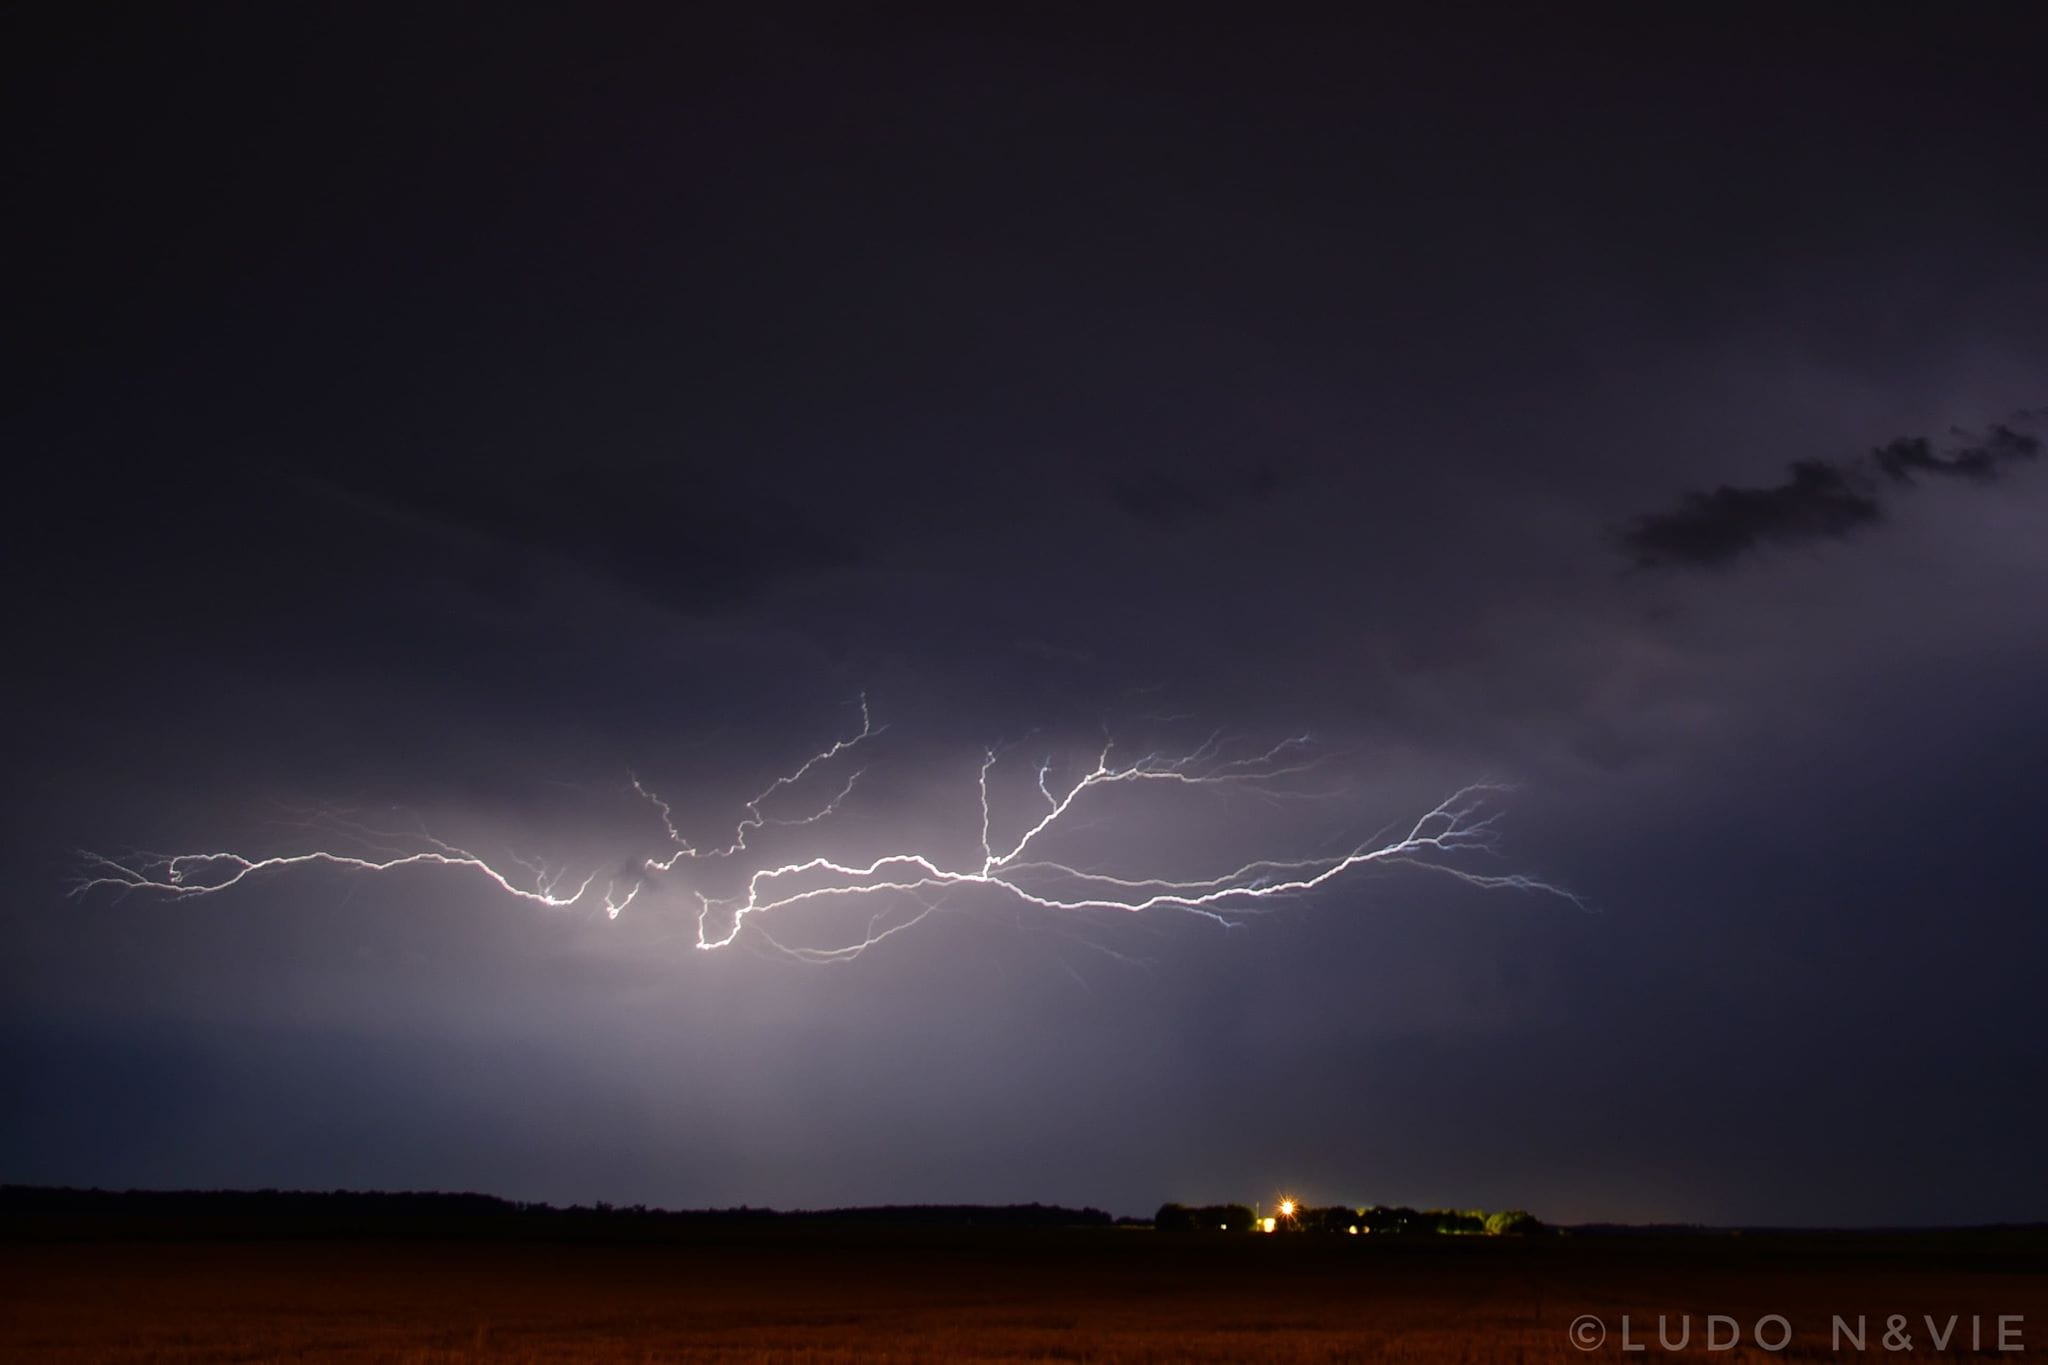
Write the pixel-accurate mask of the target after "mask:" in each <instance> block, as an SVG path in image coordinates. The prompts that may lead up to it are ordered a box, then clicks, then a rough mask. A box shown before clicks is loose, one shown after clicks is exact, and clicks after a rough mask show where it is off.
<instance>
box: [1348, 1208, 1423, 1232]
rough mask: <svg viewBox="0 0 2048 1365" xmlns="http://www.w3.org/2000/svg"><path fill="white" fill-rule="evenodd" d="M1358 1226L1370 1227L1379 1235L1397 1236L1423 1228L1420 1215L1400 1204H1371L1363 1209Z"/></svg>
mask: <svg viewBox="0 0 2048 1365" xmlns="http://www.w3.org/2000/svg"><path fill="white" fill-rule="evenodd" d="M1360 1226H1362V1227H1365V1228H1369V1229H1371V1231H1372V1232H1373V1234H1374V1235H1375V1236H1379V1237H1399V1236H1402V1235H1404V1234H1407V1233H1411V1232H1420V1231H1422V1230H1423V1223H1422V1215H1421V1214H1418V1213H1417V1212H1416V1211H1415V1210H1414V1209H1411V1208H1409V1207H1407V1206H1406V1205H1402V1204H1396V1205H1394V1206H1392V1207H1389V1206H1387V1205H1385V1204H1375V1205H1373V1206H1372V1207H1371V1208H1369V1209H1367V1210H1366V1211H1365V1213H1364V1215H1363V1218H1362V1220H1361V1223H1360Z"/></svg>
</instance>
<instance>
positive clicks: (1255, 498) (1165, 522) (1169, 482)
mask: <svg viewBox="0 0 2048 1365" xmlns="http://www.w3.org/2000/svg"><path fill="white" fill-rule="evenodd" d="M1287 484H1288V477H1287V475H1286V474H1284V473H1283V472H1282V471H1281V470H1280V469H1279V468H1277V467H1276V466H1274V465H1273V464H1272V463H1271V462H1269V461H1266V460H1260V461H1258V462H1256V463H1253V464H1249V465H1245V466H1242V467H1239V468H1235V469H1226V470H1223V471H1220V472H1216V473H1190V472H1186V471H1180V470H1173V471H1166V470H1147V471H1143V472H1133V473H1127V474H1121V475H1118V476H1117V477H1116V478H1115V479H1114V480H1112V481H1111V482H1110V486H1109V494H1110V498H1111V500H1112V501H1114V502H1115V503H1116V506H1117V509H1118V510H1119V511H1121V512H1122V513H1123V514H1124V515H1125V516H1128V517H1131V518H1133V519H1135V520H1137V521H1143V522H1149V523H1151V524H1152V525H1154V526H1161V527H1174V526H1180V525H1183V524H1185V523H1187V522H1191V521H1201V520H1204V519H1207V518H1210V517H1219V516H1224V515H1227V514H1229V513H1230V512H1233V511H1236V510H1239V509H1241V508H1244V507H1247V506H1253V505H1256V504H1258V503H1262V502H1266V501H1268V500H1270V499H1271V498H1273V497H1274V496H1275V495H1276V494H1278V493H1279V492H1280V491H1281V490H1282V489H1284V488H1285V487H1286V486H1287Z"/></svg>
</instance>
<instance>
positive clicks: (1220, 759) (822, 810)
mask: <svg viewBox="0 0 2048 1365" xmlns="http://www.w3.org/2000/svg"><path fill="white" fill-rule="evenodd" d="M860 716H861V724H860V728H859V729H858V730H857V731H855V732H853V733H851V734H848V735H845V736H843V737H841V738H839V739H836V740H834V741H833V742H832V743H831V744H829V745H827V746H825V747H824V748H822V749H820V750H818V751H817V752H816V753H813V754H811V755H810V756H809V757H808V758H806V759H804V761H803V762H802V763H801V764H799V765H798V766H797V767H795V768H794V769H792V770H791V771H789V772H787V773H784V774H782V775H781V776H779V777H777V778H775V779H774V780H773V781H772V782H770V783H769V784H768V785H767V786H766V787H765V788H763V789H762V790H761V791H760V792H758V793H757V794H756V795H755V796H754V797H753V798H751V799H750V800H747V801H745V802H744V803H743V809H744V814H743V815H742V816H741V817H740V819H739V820H738V822H737V823H736V824H735V825H734V826H733V828H732V830H731V833H730V834H729V835H728V836H725V837H724V838H722V839H721V840H717V841H714V842H712V843H709V844H706V845H704V846H701V847H700V846H698V845H696V844H694V843H692V842H691V841H690V840H689V839H687V838H686V837H685V836H684V835H683V833H682V832H681V831H680V830H679V829H678V827H677V824H676V814H675V809H674V807H673V806H672V805H671V804H670V803H669V802H668V801H666V800H664V799H663V798H662V797H661V796H660V795H659V794H657V793H656V792H655V791H653V790H652V789H651V788H649V787H648V786H647V785H646V784H644V783H643V782H642V781H641V780H640V779H639V778H638V777H637V776H634V777H632V778H631V780H630V789H631V791H632V792H633V793H634V794H635V796H636V797H637V798H638V799H639V801H640V802H641V803H643V805H644V807H645V809H647V810H648V811H649V812H650V813H651V814H652V815H653V817H654V821H655V822H656V823H658V824H659V825H660V828H661V835H662V838H663V839H664V840H665V841H666V845H667V849H666V852H665V853H663V854H662V855H661V856H655V857H647V858H645V859H644V860H642V861H640V862H639V863H638V864H637V866H635V867H634V868H632V869H631V870H630V872H628V873H626V874H623V875H605V874H604V873H602V872H601V871H598V870H592V871H589V872H585V873H583V874H582V875H581V876H580V877H579V876H577V875H576V874H574V873H572V872H570V871H568V870H567V869H565V868H563V867H561V866H551V865H549V864H547V863H544V862H539V861H534V860H531V859H527V858H522V857H520V856H519V855H517V854H512V853H508V854H507V855H506V856H505V858H504V860H503V861H502V863H500V862H494V861H492V860H491V859H487V858H485V857H484V856H482V855H481V854H479V853H476V852H474V851H472V850H470V849H467V848H462V847H458V846H456V845H454V844H450V843H447V842H444V841H443V840H441V839H439V838H437V837H435V836H434V835H432V834H430V833H427V832H426V831H425V830H424V829H421V830H417V831H395V830H389V829H381V828H376V827H372V826H370V825H366V824H363V823H360V822H358V821H356V820H354V819H353V818H350V817H349V816H347V815H345V814H342V813H336V812H316V813H313V814H311V815H309V816H307V817H306V818H305V819H303V820H301V821H300V822H299V824H300V825H301V826H303V827H304V828H306V829H309V830H312V831H315V832H318V833H324V834H327V835H330V836H333V837H334V838H335V839H337V840H339V841H340V842H341V844H342V845H343V846H342V847H340V848H334V847H321V848H314V849H310V850H307V851H304V852H298V853H288V854H282V855H278V856H272V857H263V858H251V857H247V856H244V855H242V854H240V853H234V852H212V853H206V852H202V853H174V854H164V853H147V852H137V853H131V854H127V855H124V856H122V857H118V858H116V857H108V856H105V855H101V854H97V853H91V852H81V854H80V858H81V862H82V866H81V869H80V872H79V875H78V876H77V878H76V879H75V881H74V883H73V886H72V889H71V890H72V894H73V895H83V894H86V893H89V892H93V891H103V890H113V891H121V892H143V893H149V894H154V895H159V896H168V897H173V898H181V899H188V898H192V897H199V896H210V895H215V894H218V893H220V892H223V891H227V890H229V889H230V888H232V887H236V886H239V885H241V884H242V883H244V882H246V881H248V880H250V879H251V878H254V877H257V876H259V875H269V874H273V873H279V872H287V871H291V870H294V869H301V868H307V867H314V866H325V867H331V868H336V869H342V870H347V871H352V872H362V873H395V872H399V871H402V870H403V869H407V868H448V869H455V870H458V871H461V872H465V873H468V874H471V875H474V876H479V877H483V878H486V879H488V880H489V881H490V882H491V883H492V884H494V885H495V886H497V887H498V888H499V889H500V890H502V891H504V892H506V893H508V894H510V895H512V896H514V897H517V898H519V899H521V900H524V901H528V902H530V903H533V904H536V905H541V906H547V907H551V908H564V907H570V906H583V905H589V906H597V907H602V909H603V910H604V911H605V913H606V914H607V915H608V916H609V917H611V918H614V919H616V918H617V917H618V916H619V914H620V912H621V911H623V910H625V909H626V907H628V906H629V905H632V904H633V903H634V901H635V900H636V899H638V898H639V897H640V896H641V894H642V893H643V892H645V891H649V890H650V888H655V887H658V886H661V885H663V884H664V883H667V882H669V881H670V879H671V878H672V877H673V876H675V874H678V872H679V871H681V870H683V869H686V868H688V867H690V866H692V865H697V864H710V863H724V864H733V863H742V864H743V862H744V860H745V858H746V857H748V856H751V855H753V854H754V853H755V852H756V850H755V848H754V847H753V844H752V843H751V842H750V841H751V840H753V839H754V838H755V837H756V836H759V835H762V834H763V832H764V831H767V830H770V829H777V830H787V829H796V828H800V827H804V826H811V825H817V824H819V823H821V822H823V821H826V820H828V819H830V818H831V817H832V816H834V815H836V814H838V813H839V812H840V810H841V809H842V808H843V807H844V806H845V805H846V804H847V803H848V801H849V800H851V798H852V797H853V794H854V791H855V789H856V787H857V786H858V785H859V783H860V780H861V777H862V774H863V772H864V769H863V768H861V767H857V766H853V765H852V757H853V756H857V752H858V751H860V750H862V749H863V748H864V747H866V746H868V745H870V744H871V743H872V742H873V741H874V740H875V739H876V738H877V737H878V736H879V735H880V734H881V733H882V732H883V730H884V729H885V728H886V727H884V726H880V725H877V724H876V723H875V722H874V720H873V718H872V716H871V715H870V713H869V710H868V705H867V701H866V699H865V698H863V699H862V701H861V705H860ZM999 762H1000V755H999V752H998V751H997V750H995V749H992V748H991V749H985V750H984V751H983V752H982V755H981V759H980V763H979V767H978V771H977V773H976V776H975V790H976V792H977V796H978V800H977V803H976V805H977V811H978V823H979V839H978V849H977V850H976V851H974V852H972V853H968V854H967V855H966V856H964V857H958V858H953V859H950V860H949V859H948V858H947V857H945V856H944V855H942V854H941V853H940V852H938V851H936V850H931V849H925V850H918V849H899V850H893V851H887V852H882V853H879V854H877V855H876V856H873V857H868V858H864V859H860V860H848V861H842V860H839V859H835V858H831V857H826V856H812V857H805V858H800V859H797V860H795V861H788V862H781V863H772V864H766V865H763V866H759V867H755V868H753V869H752V870H751V871H748V872H746V875H745V879H744V882H743V883H742V884H741V886H742V889H741V890H740V891H739V892H738V893H736V894H733V895H729V896H714V895H711V894H708V893H707V892H705V891H703V890H700V889H696V888H685V889H684V891H683V895H684V897H685V902H684V903H685V905H688V903H689V902H691V901H694V902H695V929H696V946H697V947H698V948H699V949H702V950H705V951H710V950H714V949H719V948H725V947H729V946H731V945H733V944H734V943H736V942H740V941H742V940H743V938H745V939H746V940H749V941H754V942H757V943H758V944H759V945H760V946H763V947H766V948H769V949H771V950H773V951H776V952H779V953H782V954H784V955H787V956H789V957H792V958H795V959H798V960H802V961H808V962H835V961H845V960H848V959H851V958H855V957H858V956H859V955H860V954H862V953H864V952H866V951H867V950H868V949H870V948H873V947H875V946H876V945H878V944H880V943H881V942H883V941H884V940H885V939H888V938H891V937H893V936H894V935H896V934H899V933H902V932H903V931H905V930H907V929H910V928H912V927H914V926H916V925H918V924H920V923H922V922H923V921H925V920H926V919H927V918H929V917H930V916H931V915H933V914H935V913H937V912H938V911H939V910H941V909H942V908H944V907H945V905H946V903H947V901H948V900H949V899H950V898H953V897H956V896H959V895H962V894H963V893H974V894H980V895H985V896H993V897H1000V898H1003V899H1005V900H1007V901H1008V902H1010V903H1011V904H1012V905H1014V906H1015V907H1017V908H1019V909H1029V910H1036V911H1043V912H1048V913H1053V914H1065V915H1095V914H1108V913H1116V912H1122V913H1125V914H1144V913H1162V912H1167V911H1177V912H1180V913H1183V914H1189V915H1195V916H1199V917H1201V918H1204V919H1206V920H1210V921H1213V922H1215V923H1217V924H1221V925H1226V926H1228V925H1235V924H1237V923H1240V922H1241V921H1242V919H1243V918H1244V917H1245V916H1246V915H1248V914H1250V913H1253V912H1255V911H1256V910H1258V909H1260V908H1261V907H1262V905H1263V903H1266V902H1272V901H1276V900H1281V899H1285V898H1292V897H1300V896H1304V895H1307V894H1310V893H1313V892H1315V891H1318V890H1320V889H1322V888H1323V887H1325V886H1327V885H1329V884H1330V883H1332V882H1334V881H1336V880H1338V879H1339V878H1342V877H1345V876H1346V875H1347V874H1351V873H1354V872H1357V871H1359V870H1361V869H1365V868H1372V867H1413V868H1420V869H1425V870H1428V871H1431V872H1436V873H1439V874H1442V875H1445V876H1448V877H1451V878H1454V879H1456V880H1457V881H1460V882H1462V883H1464V884H1466V885H1468V886H1473V887H1477V888H1481V889H1486V890H1515V891H1525V892H1538V893H1542V894H1546V895H1551V896H1556V897H1561V898H1563V899H1566V900H1569V901H1572V902H1573V903H1575V904H1578V903H1580V901H1579V898H1578V897H1577V896H1576V895H1575V894H1574V893H1573V892H1571V891H1569V890H1567V889H1565V888H1563V887H1561V886H1558V885H1555V884H1553V883H1551V882H1548V881H1545V880H1542V879H1540V878H1537V877H1533V876H1529V875H1527V874H1523V873H1517V872H1499V871H1491V870H1485V869H1483V868H1475V867H1473V866H1471V862H1472V860H1473V859H1474V857H1475V856H1481V855H1484V856H1491V855H1494V854H1496V853H1497V851H1498V849H1497V830H1496V824H1497V821H1498V820H1499V818H1500V810H1499V809H1498V804H1497V803H1498V799H1499V798H1500V797H1501V795H1502V794H1503V793H1505V792H1506V791H1508V790H1509V788H1508V787H1506V786H1505V785H1503V784H1499V783H1492V782H1478V783H1473V784H1471V785H1468V786H1466V787H1463V788H1461V789H1459V790H1458V791H1456V792H1454V793H1452V794H1451V795H1450V796H1449V797H1447V798H1446V799H1444V800H1443V801H1441V802H1439V803H1438V804H1437V805H1436V806H1434V807H1432V808H1431V809H1430V810H1428V811H1426V812H1424V813H1423V814H1422V815H1421V816H1420V817H1419V818H1417V819H1416V820H1415V821H1414V822H1413V823H1412V824H1410V825H1408V826H1407V827H1406V831H1405V833H1404V832H1399V828H1398V827H1393V828H1390V829H1387V830H1382V831H1381V832H1380V833H1378V834H1376V835H1374V836H1373V838H1371V839H1369V840H1367V841H1365V842H1362V843H1358V844H1355V845H1353V846H1351V847H1349V848H1348V849H1346V850H1344V851H1342V852H1339V853H1335V854H1329V855H1325V856H1321V857H1307V858H1288V857H1278V856H1267V857H1260V858H1256V859H1254V860H1252V861H1249V862H1245V863H1242V864H1240V865H1239V866H1237V867H1235V868H1234V869H1232V870H1230V871H1226V872H1223V873H1220V874H1218V875H1215V876H1208V877H1181V878H1177V877H1171V876H1143V877H1130V876H1122V875H1117V874H1114V873H1111V872H1107V871H1102V870H1099V869H1092V868H1089V867H1083V866H1076V865H1074V864H1072V863H1068V862H1061V861H1056V860H1054V859H1053V858H1051V857H1049V856H1043V855H1041V853H1040V850H1042V849H1044V848H1045V847H1046V846H1048V845H1050V844H1052V843H1053V842H1054V841H1055V839H1056V838H1057V836H1058V835H1059V834H1061V833H1062V832H1064V831H1065V830H1067V829H1069V828H1071V827H1073V826H1074V825H1075V824H1076V823H1077V821H1078V819H1079V816H1078V812H1079V811H1081V810H1082V809H1083V808H1084V807H1086V806H1088V805H1090V804H1092V803H1094V802H1095V801H1097V800H1098V799H1099V797H1100V796H1101V795H1102V794H1104V793H1107V792H1108V791H1110V790H1112V789H1125V790H1128V791H1142V790H1143V789H1145V788H1148V787H1164V786H1170V787H1181V788H1209V789H1215V790H1217V791H1234V792H1241V793H1246V794H1250V795H1254V796H1257V797H1261V798H1264V799H1266V800H1269V801H1275V802H1280V801H1288V800H1302V799H1314V797H1315V795H1316V794H1315V793H1313V792H1307V791H1304V790H1302V789H1301V787H1300V786H1298V785H1296V783H1297V780H1298V779H1300V778H1301V777H1302V776H1303V775H1305V774H1308V773H1310V772H1312V771H1314V770H1315V769H1316V768H1317V767H1318V766H1319V765H1320V763H1321V759H1319V758H1318V757H1317V756H1316V755H1315V753H1314V751H1313V747H1312V743H1311V741H1310V739H1309V737H1308V736H1306V735H1302V736H1295V737H1293V738H1290V739H1286V740H1282V741H1281V742H1280V743H1278V744H1275V745H1272V746H1271V747H1269V748H1266V749H1264V750H1261V751H1257V752H1243V751H1241V750H1238V749H1236V748H1234V747H1233V746H1232V745H1230V744H1229V743H1227V742H1226V741H1225V739H1224V738H1223V736H1222V735H1221V734H1220V733H1219V734H1212V735H1211V736H1209V738H1207V739H1206V740H1204V741H1203V742H1202V743H1201V744H1200V745H1198V746H1196V747H1195V748H1193V749H1191V750H1187V751H1185V752H1181V753H1177V754H1171V755H1169V754H1166V753H1163V752H1160V751H1157V750H1155V751H1151V752H1148V753H1145V754H1143V755H1142V756H1138V757H1134V758H1119V757H1117V755H1116V744H1115V742H1114V741H1108V742H1105V743H1104V744H1103V745H1102V747H1101V749H1100V750H1099V751H1098V752H1097V753H1096V754H1095V756H1094V759H1093V761H1092V764H1091V766H1089V767H1087V769H1086V770H1085V771H1083V772H1082V773H1081V774H1080V775H1079V776H1078V777H1074V778H1065V779H1060V780H1055V777H1054V773H1055V765H1054V763H1053V762H1052V760H1051V759H1046V760H1045V761H1043V762H1042V763H1041V764H1040V765H1039V766H1038V769H1037V772H1036V780H1035V783H1034V786H1035V789H1036V797H1037V799H1038V800H1039V802H1040V803H1041V807H1040V809H1039V810H1038V811H1037V812H1036V814H1035V815H1034V816H1031V817H1028V818H1027V819H1026V820H1025V821H1024V823H1023V825H1022V827H1021V829H1020V830H1018V831H1016V832H1014V834H1013V835H1012V836H1000V835H999V834H998V832H997V825H998V824H999V823H1000V822H999V821H998V818H997V814H996V811H995V804H996V803H995V801H994V800H993V799H992V797H991V792H990V785H991V777H992V775H993V774H994V773H995V772H996V770H997V767H998V764H999ZM821 785H822V786H823V787H824V789H825V790H827V791H829V792H830V795H829V796H827V797H825V798H824V799H822V800H813V801H812V802H811V803H809V804H808V805H803V806H801V807H800V809H799V811H798V813H794V814H792V813H789V812H788V811H786V810H781V809H780V808H782V807H787V806H789V805H791V804H792V803H793V802H794V801H795V799H796V798H797V797H798V796H800V795H801V791H802V790H812V789H815V788H817V787H819V786H821ZM800 789H801V790H800ZM778 812H779V813H778ZM964 843H965V841H964V840H963V845H964ZM508 869H509V870H508ZM863 903H865V904H867V905H869V906H872V907H873V908H872V909H871V910H870V911H869V912H868V913H866V914H862V915H854V916H849V919H850V920H851V921H852V922H853V924H854V926H855V928H856V930H857V933H858V936H857V937H855V936H853V935H848V936H847V938H846V941H842V942H838V943H834V944H828V945H825V946H815V945H812V946H805V945H798V944H791V943H786V942H783V941H782V940H780V939H778V938H777V937H775V936H774V935H773V934H771V933H770V932H769V928H768V924H769V922H770V921H773V920H780V919H787V918H789V917H790V912H792V911H795V910H798V909H799V907H830V906H834V905H842V904H844V905H860V904H863Z"/></svg>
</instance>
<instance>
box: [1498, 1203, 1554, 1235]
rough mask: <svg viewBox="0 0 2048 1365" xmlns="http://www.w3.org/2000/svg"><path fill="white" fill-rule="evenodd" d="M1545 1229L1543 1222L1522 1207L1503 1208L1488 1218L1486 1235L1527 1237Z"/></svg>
mask: <svg viewBox="0 0 2048 1365" xmlns="http://www.w3.org/2000/svg"><path fill="white" fill-rule="evenodd" d="M1541 1231H1543V1224H1542V1223H1540V1222H1538V1221H1537V1220H1536V1218H1535V1216H1534V1215H1533V1214H1529V1213H1524V1212H1523V1211H1522V1210H1521V1209H1502V1210H1501V1211H1500V1212H1499V1213H1496V1214H1492V1215H1491V1216H1489V1217H1488V1218H1487V1220H1486V1235H1487V1236H1489V1237H1527V1236H1530V1235H1531V1234H1534V1233H1538V1232H1541Z"/></svg>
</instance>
